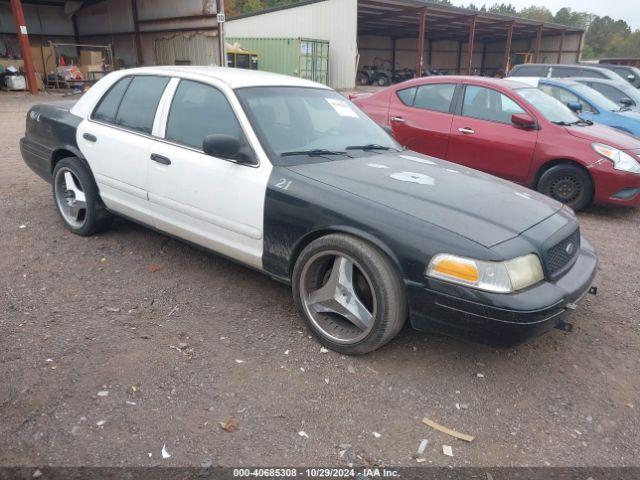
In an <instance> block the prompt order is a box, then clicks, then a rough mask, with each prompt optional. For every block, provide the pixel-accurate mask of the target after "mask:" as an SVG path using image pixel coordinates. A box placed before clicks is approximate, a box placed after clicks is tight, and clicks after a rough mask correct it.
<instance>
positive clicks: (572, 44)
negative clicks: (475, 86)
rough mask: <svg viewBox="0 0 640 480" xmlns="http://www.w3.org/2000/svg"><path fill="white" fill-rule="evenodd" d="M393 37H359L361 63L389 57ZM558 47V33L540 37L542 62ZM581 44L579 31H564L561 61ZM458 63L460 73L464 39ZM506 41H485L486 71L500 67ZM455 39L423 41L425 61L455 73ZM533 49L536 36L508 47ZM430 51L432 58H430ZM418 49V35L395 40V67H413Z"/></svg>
mask: <svg viewBox="0 0 640 480" xmlns="http://www.w3.org/2000/svg"><path fill="white" fill-rule="evenodd" d="M392 45H393V43H392V40H391V38H390V37H378V36H361V37H359V38H358V47H359V49H360V50H359V51H360V65H361V66H363V65H372V64H374V60H375V59H376V58H383V59H386V60H389V61H390V60H391V58H392V54H391V50H392ZM559 46H560V36H558V35H550V36H545V37H543V38H542V43H541V47H540V62H541V63H556V61H557V59H558V48H559ZM579 46H580V34H578V33H576V34H567V35H566V36H565V40H564V45H563V47H562V48H563V51H565V52H566V53H563V55H562V59H561V60H562V62H561V63H575V62H576V52H575V51H576V50H578V48H579ZM461 47H462V49H461V55H460V65H461V66H462V69H463V72H462V73H466V65H467V49H468V45H467V43H466V42H464V43H462V46H461ZM505 47H506V44H505V42H504V41H501V42H487V46H486V51H485V62H484V68H485V73H486V74H492V73H494V72H495V71H496V70H497V69H499V68H502V62H503V60H504V49H505ZM458 48H459V45H458V42H452V41H434V42H429V40H428V39H427V42H426V43H425V62H426V63H427V64H428V65H430V66H433V67H437V68H439V69H440V70H443V71H446V72H449V73H452V74H454V73H457V70H458ZM482 48H483V46H482V43H481V42H478V41H476V43H475V46H474V49H473V68H477V69H480V68H481V67H482ZM534 49H535V39H525V40H514V41H513V44H512V46H511V52H512V53H516V52H533V50H534ZM429 51H431V58H429ZM417 52H418V39H417V38H404V39H399V40H397V42H396V67H397V68H404V67H409V68H415V65H416V56H417Z"/></svg>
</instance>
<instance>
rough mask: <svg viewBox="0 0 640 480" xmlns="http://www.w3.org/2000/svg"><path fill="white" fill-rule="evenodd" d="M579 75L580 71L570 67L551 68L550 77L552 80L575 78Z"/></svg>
mask: <svg viewBox="0 0 640 480" xmlns="http://www.w3.org/2000/svg"><path fill="white" fill-rule="evenodd" d="M579 75H580V70H579V69H577V68H571V67H552V70H551V76H552V77H554V78H567V77H577V76H579Z"/></svg>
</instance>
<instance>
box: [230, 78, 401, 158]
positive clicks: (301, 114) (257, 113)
mask: <svg viewBox="0 0 640 480" xmlns="http://www.w3.org/2000/svg"><path fill="white" fill-rule="evenodd" d="M236 94H237V96H238V98H239V99H240V102H241V103H242V106H243V108H244V110H245V112H246V113H247V116H248V117H249V120H250V121H251V124H252V125H253V127H254V129H255V131H256V134H257V135H258V137H259V138H260V141H261V143H262V145H263V147H264V148H265V149H266V150H267V153H268V154H269V156H270V158H271V160H272V162H273V163H274V164H276V165H286V164H291V163H292V162H296V163H300V162H313V161H316V162H317V161H326V160H327V159H329V160H332V159H342V158H344V157H345V156H352V155H356V154H357V155H362V154H367V155H374V154H375V153H376V152H380V151H384V150H391V149H393V150H400V149H401V147H400V146H399V145H398V144H397V143H396V142H395V141H394V140H393V139H392V138H391V137H390V136H389V134H387V132H385V131H384V130H383V129H382V128H381V127H379V126H378V125H377V124H376V123H375V122H374V121H373V120H371V119H370V118H369V117H368V116H367V115H365V114H364V113H363V112H361V111H360V110H359V109H358V108H357V107H356V106H355V105H353V104H352V103H351V102H350V101H348V100H347V99H346V98H344V97H343V96H341V95H340V94H338V93H336V92H334V91H333V90H325V89H320V88H305V87H249V88H242V89H238V90H236Z"/></svg>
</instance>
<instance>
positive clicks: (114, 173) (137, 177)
mask: <svg viewBox="0 0 640 480" xmlns="http://www.w3.org/2000/svg"><path fill="white" fill-rule="evenodd" d="M168 83H169V78H168V77H163V76H153V75H142V76H127V77H124V78H122V79H120V80H118V81H117V82H116V83H115V84H114V85H113V86H112V87H111V88H110V89H109V90H108V91H107V92H106V93H105V95H104V96H103V97H102V98H101V99H100V101H99V102H98V104H97V105H96V107H95V109H94V110H93V112H92V114H91V116H90V117H89V119H87V120H84V121H83V122H82V123H81V124H80V125H79V126H78V131H77V136H76V141H77V143H78V147H79V148H80V151H81V152H82V153H83V155H84V156H85V158H86V160H87V162H88V163H89V166H90V167H91V171H92V172H93V175H94V178H95V180H96V184H97V185H98V189H99V191H100V196H101V198H102V200H103V201H104V203H105V205H106V206H107V208H109V209H111V210H113V211H115V212H118V213H121V214H123V215H126V216H128V217H131V218H134V219H136V220H140V221H143V222H148V221H149V213H150V210H149V202H148V199H147V189H148V178H147V170H148V167H149V162H148V159H149V149H150V148H151V144H152V142H153V140H152V137H151V133H152V130H153V124H154V121H155V117H156V112H157V109H158V105H159V103H160V98H161V97H162V94H163V92H164V90H165V88H166V86H167V84H168Z"/></svg>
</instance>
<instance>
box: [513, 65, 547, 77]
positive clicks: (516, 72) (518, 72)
mask: <svg viewBox="0 0 640 480" xmlns="http://www.w3.org/2000/svg"><path fill="white" fill-rule="evenodd" d="M548 69H549V67H546V66H544V65H523V66H517V67H515V68H514V69H513V71H512V72H511V75H509V76H510V77H546V76H547V70H548Z"/></svg>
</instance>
